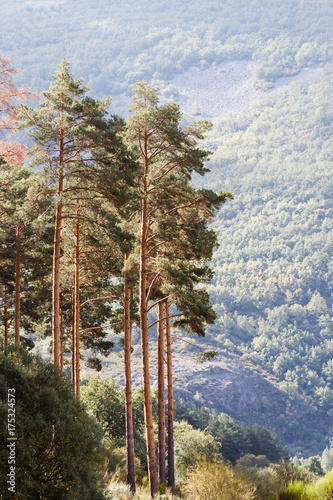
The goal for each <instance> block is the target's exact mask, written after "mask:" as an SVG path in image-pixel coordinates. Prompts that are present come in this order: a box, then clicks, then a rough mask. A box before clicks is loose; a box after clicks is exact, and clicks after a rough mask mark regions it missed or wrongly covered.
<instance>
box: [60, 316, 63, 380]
mask: <svg viewBox="0 0 333 500" xmlns="http://www.w3.org/2000/svg"><path fill="white" fill-rule="evenodd" d="M63 325H64V313H63V312H62V311H61V313H60V332H61V337H60V370H61V373H63V372H64V341H63V339H62V335H63Z"/></svg>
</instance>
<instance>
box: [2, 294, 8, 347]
mask: <svg viewBox="0 0 333 500" xmlns="http://www.w3.org/2000/svg"><path fill="white" fill-rule="evenodd" d="M4 292H5V293H4V306H3V308H4V310H3V317H4V327H5V347H8V308H7V286H5V290H4Z"/></svg>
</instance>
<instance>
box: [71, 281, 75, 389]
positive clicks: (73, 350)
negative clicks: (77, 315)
mask: <svg viewBox="0 0 333 500" xmlns="http://www.w3.org/2000/svg"><path fill="white" fill-rule="evenodd" d="M74 282H75V275H74V276H73V290H72V384H73V388H74V392H75V385H76V377H75V334H74V331H75V330H74Z"/></svg>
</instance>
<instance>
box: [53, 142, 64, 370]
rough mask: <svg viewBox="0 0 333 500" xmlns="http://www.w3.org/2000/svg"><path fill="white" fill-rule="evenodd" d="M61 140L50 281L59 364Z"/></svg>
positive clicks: (54, 336)
mask: <svg viewBox="0 0 333 500" xmlns="http://www.w3.org/2000/svg"><path fill="white" fill-rule="evenodd" d="M63 150H64V145H63V140H62V139H61V141H60V159H59V164H60V170H59V175H58V193H57V208H56V220H55V229H54V245H53V280H52V281H53V283H52V348H53V363H54V364H55V365H57V366H60V247H61V227H62V206H63V200H62V197H63V186H64V172H63V167H62V163H63Z"/></svg>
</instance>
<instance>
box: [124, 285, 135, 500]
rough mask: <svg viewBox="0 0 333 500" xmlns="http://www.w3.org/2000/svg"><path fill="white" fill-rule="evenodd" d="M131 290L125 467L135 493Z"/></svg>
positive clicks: (127, 314)
mask: <svg viewBox="0 0 333 500" xmlns="http://www.w3.org/2000/svg"><path fill="white" fill-rule="evenodd" d="M130 297H131V290H130V287H129V286H128V285H127V283H126V278H125V287H124V360H125V410H126V412H125V415H126V466H127V483H128V484H129V485H130V488H131V491H132V493H135V452H134V432H133V408H132V370H131V347H132V324H131V315H130V305H131V302H130V301H131V298H130Z"/></svg>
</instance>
